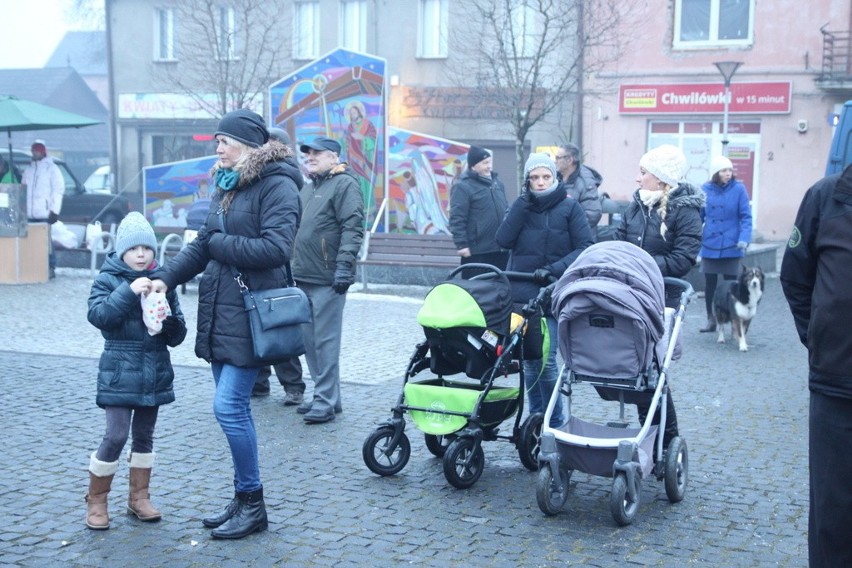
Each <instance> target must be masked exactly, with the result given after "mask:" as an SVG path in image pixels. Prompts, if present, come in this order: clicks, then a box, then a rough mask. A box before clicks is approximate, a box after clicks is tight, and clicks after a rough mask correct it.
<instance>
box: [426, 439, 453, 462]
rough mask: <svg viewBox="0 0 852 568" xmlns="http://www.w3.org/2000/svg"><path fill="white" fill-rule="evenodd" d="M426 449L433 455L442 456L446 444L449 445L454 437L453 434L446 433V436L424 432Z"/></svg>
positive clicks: (445, 449)
mask: <svg viewBox="0 0 852 568" xmlns="http://www.w3.org/2000/svg"><path fill="white" fill-rule="evenodd" d="M425 439H426V449H427V450H429V453H431V454H432V455H433V456H435V457H438V458H442V457H444V454H445V453H446V451H447V446H449V445H450V444H451V443H452V441H453V440H454V439H455V436H453V435H452V434H447V435H446V436H436V435H435V434H426V436H425Z"/></svg>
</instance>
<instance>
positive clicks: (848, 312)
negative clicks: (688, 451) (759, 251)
mask: <svg viewBox="0 0 852 568" xmlns="http://www.w3.org/2000/svg"><path fill="white" fill-rule="evenodd" d="M780 276H781V288H782V289H783V290H784V297H785V298H787V303H788V304H789V305H790V311H791V312H792V314H793V322H794V323H795V325H796V332H797V333H798V335H799V340H800V341H801V342H802V345H804V346H805V347H807V349H808V370H809V373H808V390H810V405H809V409H808V463H809V465H810V467H809V473H810V488H811V490H810V513H809V520H808V559H809V565H810V566H811V567H818V566H819V567H824V566H852V540H850V538H849V534H850V533H849V527H850V526H852V485H850V483H849V472H850V471H852V334H850V333H849V330H848V329H847V328H846V326H847V325H849V320H850V318H852V287H850V286H849V282H850V280H852V165H850V166H847V167H846V169H845V170H843V173H841V174H835V175H830V176H827V177H825V178H823V179H822V180H820V181H818V182H817V183H816V184H814V185H813V187H811V188H810V189H809V190H808V191H807V193H805V196H804V198H803V199H802V203H801V205H800V206H799V212H798V213H797V214H796V223H795V225H794V226H793V232H792V234H791V235H790V240H789V241H788V243H787V248H786V249H785V251H784V259H783V260H782V262H781V274H780Z"/></svg>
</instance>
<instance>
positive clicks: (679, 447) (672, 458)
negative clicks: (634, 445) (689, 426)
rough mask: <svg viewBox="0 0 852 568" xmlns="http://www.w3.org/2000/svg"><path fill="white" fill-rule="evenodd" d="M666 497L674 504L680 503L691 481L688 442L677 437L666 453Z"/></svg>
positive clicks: (670, 443)
mask: <svg viewBox="0 0 852 568" xmlns="http://www.w3.org/2000/svg"><path fill="white" fill-rule="evenodd" d="M665 478H666V496H667V497H668V498H669V501H671V502H672V503H680V502H681V501H683V496H684V494H685V493H686V483H687V481H688V480H689V452H688V451H687V449H686V440H684V439H683V438H681V437H680V436H675V437H674V438H672V441H671V442H669V448H668V450H667V451H666V474H665Z"/></svg>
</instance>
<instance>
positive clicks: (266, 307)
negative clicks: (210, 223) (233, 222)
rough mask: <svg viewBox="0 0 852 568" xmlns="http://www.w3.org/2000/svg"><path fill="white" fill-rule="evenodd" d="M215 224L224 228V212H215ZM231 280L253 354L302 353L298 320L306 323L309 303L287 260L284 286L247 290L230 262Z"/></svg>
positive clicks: (262, 357)
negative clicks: (245, 319) (241, 305)
mask: <svg viewBox="0 0 852 568" xmlns="http://www.w3.org/2000/svg"><path fill="white" fill-rule="evenodd" d="M219 225H220V226H221V227H222V232H223V233H225V234H227V231H226V230H225V215H224V213H220V214H219ZM230 268H231V272H232V273H233V274H234V280H235V281H236V283H237V285H238V286H239V287H240V293H242V295H243V303H244V304H245V308H246V312H248V316H249V327H250V329H251V342H252V346H253V347H254V357H255V359H258V360H259V361H261V362H277V361H281V360H283V359H291V358H293V357H298V356H299V355H303V354H304V353H305V340H304V336H303V335H302V324H304V323H310V322H311V321H312V317H311V303H310V300H308V297H307V296H306V295H305V293H304V292H303V291H302V290H300V289H299V288H297V287H296V283H295V282H294V280H293V274H292V272H291V270H290V263H289V262H288V263H287V264H286V269H287V284H288V286H287V287H285V288H271V289H269V290H251V289H249V287H248V285H246V283H245V280H244V279H243V275H242V274H241V273H240V271H239V270H237V269H236V268H235V267H234V266H231V267H230Z"/></svg>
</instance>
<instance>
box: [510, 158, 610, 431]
mask: <svg viewBox="0 0 852 568" xmlns="http://www.w3.org/2000/svg"><path fill="white" fill-rule="evenodd" d="M524 171H525V172H526V182H525V184H524V189H523V191H522V193H521V196H520V197H519V198H518V199H516V200H515V201H514V203H512V205H511V206H510V207H509V211H507V212H506V217H505V218H504V219H503V222H502V223H501V224H500V227H499V228H498V229H497V236H496V239H497V244H499V245H500V246H501V247H503V248H506V249H509V250H510V251H511V253H510V255H509V270H511V271H515V272H528V273H533V274H534V275H535V282H529V281H519V280H515V281H513V282H512V299H513V300H514V301H515V302H519V303H524V302H527V301H528V300H530V299H531V298H534V297H535V296H536V295H537V294H538V292H539V289H540V288H541V287H542V286H547V285H548V284H549V283H550V281H551V280H553V279H558V278H559V277H560V276H562V273H563V272H565V269H567V268H568V267H569V266H570V265H571V263H572V262H574V260H575V259H576V258H577V256H579V254H580V252H582V251H583V250H584V249H586V248H587V247H589V246H591V245H592V244H593V243H594V240H593V238H592V230H591V228H590V227H589V222H588V220H587V219H586V213H585V212H584V211H583V208H582V207H581V206H580V204H579V203H578V202H577V200H576V199H572V198H570V197H568V196H567V191H566V189H565V186H564V184H561V183H559V182H558V181H557V177H556V164H555V163H554V162H553V160H552V159H551V158H550V156H549V155H547V154H536V153H534V154H530V157H529V159H528V160H527V162H526V165H525V166H524ZM544 315H545V317H544V318H542V320H541V321H542V322H543V323H544V324H545V325H543V326H542V335H543V336H549V338H550V349H549V351H548V352H547V353H543V354H542V358H541V359H537V360H530V361H524V377H525V379H526V384H527V398H528V399H529V411H530V414H535V413H543V412H544V411H545V408H546V407H547V403H548V402H549V401H550V396H551V393H552V392H553V388H554V387H555V386H556V379H557V373H558V371H557V368H556V347H557V342H556V319H555V318H554V317H553V315H552V314H550V313H546V314H544ZM562 407H563V405H562V402H561V398H560V402H559V403H558V404H557V405H556V407H555V409H554V411H553V414H552V415H551V417H550V426H551V427H553V428H558V427H559V426H561V425H562V423H563V422H564V421H565V418H564V413H563V408H562Z"/></svg>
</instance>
